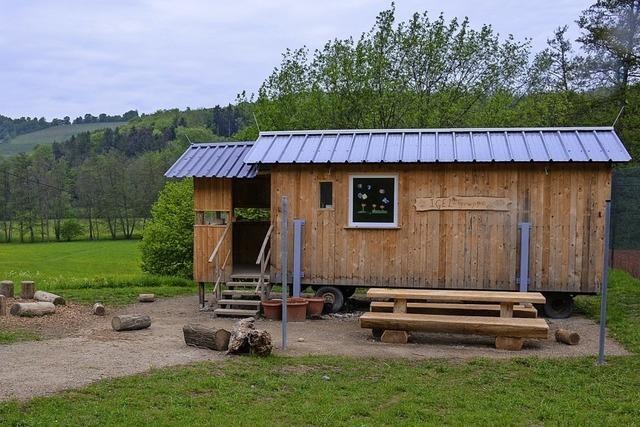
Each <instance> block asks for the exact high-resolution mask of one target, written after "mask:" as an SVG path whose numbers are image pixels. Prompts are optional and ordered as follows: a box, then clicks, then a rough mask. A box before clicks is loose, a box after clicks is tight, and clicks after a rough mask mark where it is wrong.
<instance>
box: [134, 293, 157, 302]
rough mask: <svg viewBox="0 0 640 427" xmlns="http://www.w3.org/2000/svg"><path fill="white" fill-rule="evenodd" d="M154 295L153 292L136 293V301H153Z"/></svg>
mask: <svg viewBox="0 0 640 427" xmlns="http://www.w3.org/2000/svg"><path fill="white" fill-rule="evenodd" d="M155 300H156V296H155V295H154V294H140V295H138V302H154V301H155Z"/></svg>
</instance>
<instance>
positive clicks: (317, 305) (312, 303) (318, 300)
mask: <svg viewBox="0 0 640 427" xmlns="http://www.w3.org/2000/svg"><path fill="white" fill-rule="evenodd" d="M305 299H306V300H307V301H308V302H309V307H307V314H308V315H309V317H318V316H320V315H321V314H322V310H324V298H322V297H309V298H305Z"/></svg>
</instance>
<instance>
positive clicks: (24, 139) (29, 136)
mask: <svg viewBox="0 0 640 427" xmlns="http://www.w3.org/2000/svg"><path fill="white" fill-rule="evenodd" d="M126 123H127V122H105V123H82V124H76V125H65V126H54V127H50V128H47V129H43V130H39V131H35V132H30V133H26V134H24V135H19V136H17V137H15V138H12V139H10V140H9V141H8V142H4V143H1V144H0V155H5V156H15V155H16V154H20V153H26V152H27V151H31V150H32V149H33V148H34V147H35V146H36V145H40V144H53V143H54V142H62V141H66V140H67V139H69V138H71V137H72V136H73V135H77V134H79V133H82V132H91V131H93V130H97V129H106V128H111V129H115V128H116V127H118V126H122V125H124V124H126Z"/></svg>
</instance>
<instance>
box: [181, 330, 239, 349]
mask: <svg viewBox="0 0 640 427" xmlns="http://www.w3.org/2000/svg"><path fill="white" fill-rule="evenodd" d="M182 332H183V333H184V342H185V343H186V344H187V345H190V346H192V347H199V348H209V349H211V350H217V351H226V350H227V349H228V348H229V338H230V337H231V333H230V332H229V331H227V330H226V329H217V328H207V327H206V326H202V325H197V324H189V325H185V326H184V327H183V328H182Z"/></svg>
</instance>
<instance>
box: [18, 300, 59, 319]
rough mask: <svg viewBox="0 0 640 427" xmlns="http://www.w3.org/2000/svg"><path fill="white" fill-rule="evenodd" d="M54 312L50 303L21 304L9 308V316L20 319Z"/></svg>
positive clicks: (54, 309) (54, 308)
mask: <svg viewBox="0 0 640 427" xmlns="http://www.w3.org/2000/svg"><path fill="white" fill-rule="evenodd" d="M55 312H56V306H55V305H53V303H52V302H21V303H16V304H13V305H12V306H11V314H13V315H14V316H21V317H33V316H44V315H45V314H53V313H55Z"/></svg>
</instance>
